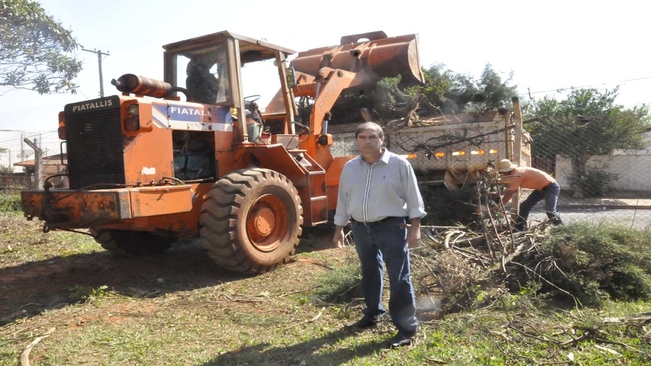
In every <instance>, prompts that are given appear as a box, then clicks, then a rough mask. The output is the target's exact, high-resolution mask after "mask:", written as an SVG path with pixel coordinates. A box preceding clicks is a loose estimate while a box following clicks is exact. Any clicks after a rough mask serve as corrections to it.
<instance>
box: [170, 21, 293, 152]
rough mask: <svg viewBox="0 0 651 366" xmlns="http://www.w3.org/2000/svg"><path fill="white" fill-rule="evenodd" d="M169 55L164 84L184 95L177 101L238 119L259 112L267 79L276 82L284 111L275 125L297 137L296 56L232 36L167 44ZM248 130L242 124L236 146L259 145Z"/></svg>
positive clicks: (278, 113)
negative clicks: (290, 69) (292, 65)
mask: <svg viewBox="0 0 651 366" xmlns="http://www.w3.org/2000/svg"><path fill="white" fill-rule="evenodd" d="M163 49H164V50H165V55H164V57H165V60H164V68H165V70H164V75H165V76H164V79H165V82H168V83H170V84H172V85H174V86H176V87H177V88H180V90H181V91H183V92H182V93H177V95H176V96H177V97H178V98H179V99H180V100H184V98H185V101H187V102H196V103H202V104H211V105H217V106H220V107H223V108H224V109H226V110H228V109H230V110H231V111H232V114H233V115H234V116H245V115H247V112H248V113H251V112H253V109H254V107H253V106H254V104H253V103H252V102H253V101H255V99H256V97H257V98H259V96H260V94H262V91H260V90H258V89H255V88H256V85H258V86H259V87H261V88H262V87H265V85H268V84H269V83H268V82H265V81H264V78H269V77H271V78H273V81H275V83H276V85H275V86H272V89H271V92H270V93H272V94H273V93H276V92H277V91H278V90H280V91H281V92H280V93H279V94H280V95H281V96H282V97H281V100H280V103H278V102H276V104H275V105H280V108H278V107H276V108H274V115H275V117H276V121H275V122H276V123H277V124H280V127H279V128H277V129H278V130H279V131H280V132H281V133H291V131H292V128H293V124H292V121H293V119H294V115H293V111H294V108H293V107H292V104H293V103H294V98H293V94H292V91H291V89H290V86H288V84H287V64H288V63H287V62H286V57H287V56H288V55H291V54H293V53H295V51H293V50H290V49H287V48H284V47H280V46H276V45H273V44H270V43H267V42H264V41H261V40H257V39H253V38H249V37H244V36H240V35H237V34H233V33H231V32H228V31H223V32H218V33H213V34H209V35H205V36H201V37H196V38H191V39H187V40H184V41H180V42H176V43H171V44H167V45H165V46H163ZM257 64H265V65H267V66H269V65H272V66H271V69H272V70H271V72H269V71H268V70H269V69H266V70H267V71H260V70H259V69H260V68H258V67H257ZM250 71H252V72H250ZM263 77H264V78H263ZM278 84H280V85H279V86H280V88H279V87H278ZM249 96H251V97H252V98H247V97H249ZM274 99H277V98H274ZM256 104H257V105H259V104H260V101H258V103H256ZM242 125H244V124H243V123H242V124H236V126H237V127H236V128H235V130H234V131H233V132H234V133H235V140H236V141H241V142H247V141H253V139H250V138H249V132H250V131H249V130H248V129H246V128H242Z"/></svg>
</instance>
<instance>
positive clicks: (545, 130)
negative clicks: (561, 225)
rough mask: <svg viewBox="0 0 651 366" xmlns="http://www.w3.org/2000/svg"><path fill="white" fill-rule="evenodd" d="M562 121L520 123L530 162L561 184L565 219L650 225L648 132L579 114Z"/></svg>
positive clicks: (650, 200)
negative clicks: (528, 143) (526, 136)
mask: <svg viewBox="0 0 651 366" xmlns="http://www.w3.org/2000/svg"><path fill="white" fill-rule="evenodd" d="M565 122H566V123H565V124H563V125H560V124H554V123H534V124H531V125H530V126H526V127H525V128H527V130H528V131H529V133H530V134H531V137H532V142H531V150H532V161H531V162H532V166H533V167H535V168H538V169H540V170H543V171H545V172H547V173H549V174H551V175H552V176H554V177H555V178H556V180H557V181H558V183H559V184H560V186H561V189H562V191H561V196H560V198H559V209H560V210H561V211H565V212H564V214H563V216H564V221H565V222H573V221H589V222H592V223H595V224H617V225H625V226H630V227H633V228H637V229H651V171H650V169H649V167H650V166H651V147H650V145H649V142H650V141H651V131H647V130H643V129H642V130H640V129H639V128H637V129H636V128H623V127H621V126H614V125H612V123H610V124H609V123H606V122H603V121H598V120H592V119H588V118H583V117H576V118H572V119H567V120H565ZM565 217H567V220H566V219H565Z"/></svg>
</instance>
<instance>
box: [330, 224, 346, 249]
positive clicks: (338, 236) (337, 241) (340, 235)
mask: <svg viewBox="0 0 651 366" xmlns="http://www.w3.org/2000/svg"><path fill="white" fill-rule="evenodd" d="M332 242H333V243H334V245H335V246H336V247H337V248H340V249H343V248H345V247H346V244H345V241H344V227H343V226H337V227H336V229H335V235H334V237H333V238H332Z"/></svg>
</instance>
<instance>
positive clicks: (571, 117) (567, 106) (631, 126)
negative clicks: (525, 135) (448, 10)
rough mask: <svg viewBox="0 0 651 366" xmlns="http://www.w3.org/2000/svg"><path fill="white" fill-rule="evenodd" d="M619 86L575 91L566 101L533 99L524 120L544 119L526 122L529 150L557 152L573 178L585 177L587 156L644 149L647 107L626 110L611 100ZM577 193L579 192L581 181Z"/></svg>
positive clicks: (549, 154)
mask: <svg viewBox="0 0 651 366" xmlns="http://www.w3.org/2000/svg"><path fill="white" fill-rule="evenodd" d="M617 95H618V89H617V88H615V89H614V90H605V91H603V92H601V91H599V90H597V89H575V90H572V91H571V92H570V94H569V95H568V96H567V98H566V99H564V100H556V99H555V98H552V97H545V98H543V99H541V100H539V101H534V102H532V103H531V105H530V106H529V108H528V109H527V110H526V111H525V115H526V117H525V118H529V117H533V116H540V117H543V118H544V120H543V121H541V122H536V123H533V124H531V125H528V126H527V129H528V130H529V131H530V133H531V136H532V138H533V146H532V150H533V151H532V154H533V155H534V156H543V157H548V158H554V157H555V156H556V155H561V156H564V157H567V158H569V160H570V162H571V164H572V176H573V178H575V179H573V181H578V179H580V178H581V177H584V176H585V175H586V172H587V170H586V166H587V163H588V160H589V159H590V158H591V157H592V156H595V155H609V154H612V153H613V151H614V150H615V149H623V150H634V149H642V148H644V147H645V145H646V143H645V142H644V139H643V132H644V130H645V129H646V128H647V127H648V126H649V108H648V106H647V105H642V106H639V107H635V108H632V109H626V108H624V107H623V106H622V105H618V104H616V103H615V98H616V97H617ZM572 188H573V190H574V193H575V196H583V192H582V190H581V187H580V185H578V184H575V185H574V186H573V187H572Z"/></svg>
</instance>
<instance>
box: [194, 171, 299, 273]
mask: <svg viewBox="0 0 651 366" xmlns="http://www.w3.org/2000/svg"><path fill="white" fill-rule="evenodd" d="M302 224H303V207H302V206H301V199H300V197H299V196H298V191H297V190H296V188H295V187H294V185H293V184H292V182H291V181H290V180H289V179H287V177H285V176H283V175H282V174H280V173H278V172H275V171H272V170H268V169H259V168H256V169H242V170H237V171H234V172H232V173H230V174H227V175H226V176H224V177H223V178H222V179H220V180H219V181H217V183H215V185H214V186H213V187H212V189H211V190H210V192H208V194H207V197H206V201H205V202H204V204H203V206H202V208H201V218H200V222H199V227H200V233H201V238H202V243H203V246H204V248H205V249H206V251H207V252H208V255H209V256H210V257H211V258H212V259H213V260H214V261H215V262H216V263H217V264H219V265H220V266H222V267H225V268H227V269H229V270H231V271H236V272H247V273H264V272H268V271H271V270H273V269H274V268H276V266H278V265H279V264H283V263H286V262H287V261H288V260H289V258H290V256H292V255H293V254H294V253H295V251H296V246H297V245H298V241H299V236H300V235H301V230H302V229H301V225H302Z"/></svg>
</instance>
